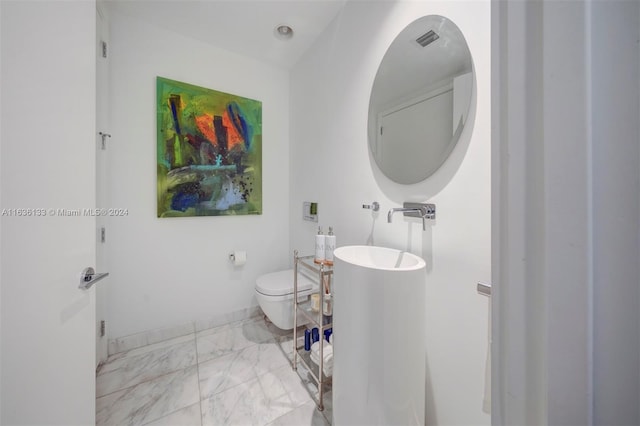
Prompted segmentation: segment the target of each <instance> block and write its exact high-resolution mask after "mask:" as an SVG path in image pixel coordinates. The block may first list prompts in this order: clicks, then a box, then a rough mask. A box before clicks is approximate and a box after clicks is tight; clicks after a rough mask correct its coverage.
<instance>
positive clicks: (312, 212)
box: [302, 201, 318, 222]
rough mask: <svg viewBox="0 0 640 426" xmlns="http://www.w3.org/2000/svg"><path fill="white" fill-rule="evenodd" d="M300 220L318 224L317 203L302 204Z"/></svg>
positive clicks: (307, 202) (306, 202)
mask: <svg viewBox="0 0 640 426" xmlns="http://www.w3.org/2000/svg"><path fill="white" fill-rule="evenodd" d="M302 218H303V219H304V220H308V221H310V222H318V203H312V202H310V201H305V202H304V203H302Z"/></svg>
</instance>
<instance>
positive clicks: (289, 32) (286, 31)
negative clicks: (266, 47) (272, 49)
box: [274, 24, 293, 40]
mask: <svg viewBox="0 0 640 426" xmlns="http://www.w3.org/2000/svg"><path fill="white" fill-rule="evenodd" d="M274 33H275V35H276V37H277V38H279V39H280V40H289V39H290V38H291V37H293V28H291V27H290V26H288V25H284V24H282V25H278V26H277V27H276V29H275V31H274Z"/></svg>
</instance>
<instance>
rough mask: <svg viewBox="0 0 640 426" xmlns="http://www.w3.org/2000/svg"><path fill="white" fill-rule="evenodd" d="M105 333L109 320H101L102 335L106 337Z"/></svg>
mask: <svg viewBox="0 0 640 426" xmlns="http://www.w3.org/2000/svg"><path fill="white" fill-rule="evenodd" d="M105 334H107V322H106V321H105V320H100V337H104V335H105Z"/></svg>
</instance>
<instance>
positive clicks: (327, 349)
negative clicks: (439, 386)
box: [309, 339, 333, 377]
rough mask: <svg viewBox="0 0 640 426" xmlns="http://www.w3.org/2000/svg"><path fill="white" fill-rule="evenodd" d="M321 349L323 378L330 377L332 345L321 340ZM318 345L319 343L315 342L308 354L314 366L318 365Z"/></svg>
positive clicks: (331, 372) (331, 371) (331, 370)
mask: <svg viewBox="0 0 640 426" xmlns="http://www.w3.org/2000/svg"><path fill="white" fill-rule="evenodd" d="M322 343H323V348H322V358H324V365H323V371H324V374H325V376H327V377H331V374H333V345H331V343H329V342H327V341H326V340H324V339H322ZM319 352H320V345H319V342H315V343H314V344H313V345H311V353H310V354H309V356H310V358H311V361H313V362H314V363H315V364H316V365H318V366H319V365H320V353H319Z"/></svg>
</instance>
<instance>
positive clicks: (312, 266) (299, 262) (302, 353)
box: [292, 250, 333, 411]
mask: <svg viewBox="0 0 640 426" xmlns="http://www.w3.org/2000/svg"><path fill="white" fill-rule="evenodd" d="M293 258H294V262H293V265H294V267H293V271H294V274H293V276H294V279H293V295H294V297H293V300H295V303H294V304H293V362H292V367H293V369H294V370H295V371H297V372H298V374H300V373H299V371H298V362H301V363H302V364H303V365H304V366H305V367H306V368H307V370H309V375H310V376H311V377H312V378H313V381H314V382H315V383H316V385H317V386H318V396H317V399H316V401H315V402H316V405H317V406H318V410H320V411H323V410H324V394H325V390H326V389H325V387H326V386H327V385H331V377H327V376H326V375H325V374H324V344H323V343H322V340H323V339H324V338H325V335H324V332H325V330H328V329H329V328H332V327H333V325H332V316H331V315H324V312H323V310H324V306H325V301H326V300H325V299H327V297H326V294H325V292H324V288H325V285H327V286H328V288H329V289H331V288H332V285H333V266H330V265H327V264H324V263H323V264H317V263H315V262H314V260H313V256H298V251H297V250H296V251H294V252H293ZM301 268H303V269H305V270H307V271H309V272H311V274H316V275H317V276H318V293H319V298H320V306H319V309H318V311H317V312H315V311H314V310H313V309H312V306H311V303H312V302H311V297H309V298H306V299H304V300H301V301H299V300H298V274H299V273H300V270H301ZM329 303H330V304H331V305H333V300H331V299H329ZM299 313H300V314H302V316H304V317H305V318H306V319H307V320H308V321H309V326H310V328H313V327H317V328H318V334H319V341H320V345H319V348H318V350H319V352H318V354H319V358H320V359H319V365H318V366H315V365H314V363H313V361H311V357H310V352H311V351H306V350H304V343H303V344H302V345H298V314H299ZM332 313H333V308H332ZM303 379H304V378H303Z"/></svg>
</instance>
